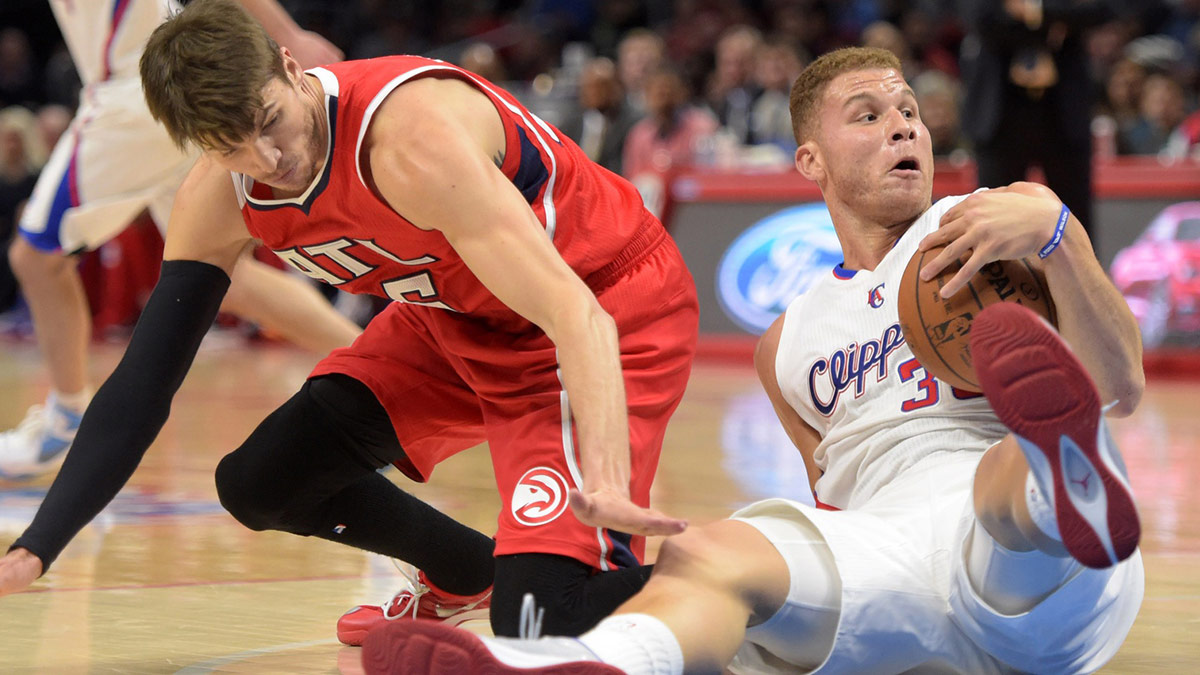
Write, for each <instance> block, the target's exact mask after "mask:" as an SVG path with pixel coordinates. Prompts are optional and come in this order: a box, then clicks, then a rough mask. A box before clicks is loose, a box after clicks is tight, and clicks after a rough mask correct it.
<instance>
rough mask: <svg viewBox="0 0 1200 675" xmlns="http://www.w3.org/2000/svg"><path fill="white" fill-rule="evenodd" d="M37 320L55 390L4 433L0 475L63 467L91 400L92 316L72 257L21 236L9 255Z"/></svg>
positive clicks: (0, 443)
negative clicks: (52, 250)
mask: <svg viewBox="0 0 1200 675" xmlns="http://www.w3.org/2000/svg"><path fill="white" fill-rule="evenodd" d="M8 255H9V260H10V261H11V263H12V268H13V271H14V272H15V274H16V276H17V278H18V279H19V280H20V282H21V287H22V292H23V293H24V295H25V298H26V301H27V302H28V303H29V308H30V312H31V313H32V316H33V325H34V332H35V334H36V336H37V341H38V346H39V347H40V349H41V352H42V354H43V355H44V357H45V359H46V365H47V367H48V369H49V371H50V381H51V383H52V385H53V390H52V392H51V393H50V395H49V396H48V397H47V400H46V402H45V404H44V405H36V406H33V407H32V408H30V409H29V411H28V413H26V416H25V419H24V420H23V421H22V422H21V423H20V424H19V425H18V426H17V428H15V429H13V430H10V431H5V432H3V433H0V475H3V476H5V477H7V478H25V477H32V476H36V475H40V474H44V473H47V472H49V471H53V470H54V469H56V468H58V466H59V465H60V464H61V463H62V460H63V458H64V457H65V455H66V451H67V449H68V448H69V447H70V445H71V442H72V441H73V440H74V438H75V431H76V429H77V428H78V427H79V422H80V420H81V419H82V417H83V411H84V409H86V408H87V404H88V400H89V399H90V398H91V390H90V388H89V386H88V379H87V346H88V341H89V340H90V339H91V329H92V324H91V316H90V314H89V312H88V303H87V296H86V295H85V293H84V290H83V284H82V282H81V281H80V278H79V272H78V271H77V270H76V264H77V261H76V260H75V259H74V258H73V257H67V256H63V255H61V254H59V253H56V252H46V251H41V250H38V249H37V248H35V247H34V246H32V245H31V244H30V243H29V242H28V241H26V240H25V238H24V237H22V236H18V237H16V239H14V240H13V243H12V245H11V247H10V248H9V251H8Z"/></svg>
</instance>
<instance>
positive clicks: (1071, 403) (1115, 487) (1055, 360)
mask: <svg viewBox="0 0 1200 675" xmlns="http://www.w3.org/2000/svg"><path fill="white" fill-rule="evenodd" d="M971 352H972V355H973V357H974V358H973V360H974V362H975V370H976V373H977V375H978V376H979V382H980V384H981V386H982V388H983V393H984V395H985V396H987V399H988V402H989V403H991V405H992V409H993V410H995V411H996V415H997V416H998V417H999V418H1000V421H1002V422H1003V423H1004V425H1005V426H1007V427H1008V428H1009V430H1011V431H1012V432H1013V434H1015V435H1016V437H1017V441H1018V444H1019V445H1020V447H1021V450H1022V452H1024V453H1025V458H1026V460H1028V462H1029V466H1030V468H1031V469H1032V470H1033V473H1034V478H1035V480H1037V481H1038V485H1039V486H1041V488H1042V491H1043V492H1044V493H1045V492H1052V493H1053V495H1054V505H1055V515H1056V520H1057V522H1058V530H1059V534H1060V535H1061V537H1062V542H1063V545H1065V546H1066V548H1067V551H1068V552H1069V553H1070V554H1071V556H1072V557H1074V558H1075V559H1076V560H1078V561H1079V562H1081V563H1083V564H1084V565H1086V566H1088V567H1094V568H1105V567H1110V566H1112V565H1115V564H1116V563H1118V562H1120V561H1122V560H1124V559H1125V558H1128V557H1129V556H1130V555H1131V554H1132V553H1133V552H1134V550H1135V549H1137V544H1138V539H1139V538H1140V536H1141V525H1140V524H1139V522H1138V515H1137V508H1136V507H1135V506H1134V502H1133V493H1132V491H1131V490H1130V487H1129V482H1128V479H1127V478H1126V477H1125V476H1124V465H1123V463H1122V461H1121V458H1120V456H1119V455H1118V454H1117V452H1118V451H1117V449H1116V447H1115V445H1114V444H1113V443H1112V442H1111V440H1110V439H1109V438H1108V434H1107V431H1106V429H1105V428H1104V426H1103V418H1102V415H1103V411H1102V410H1101V405H1100V395H1099V393H1098V392H1097V391H1096V386H1095V384H1094V383H1093V382H1092V378H1091V377H1090V376H1089V375H1088V373H1087V369H1085V368H1084V367H1083V364H1082V363H1080V361H1079V359H1077V358H1076V357H1075V354H1073V353H1072V352H1071V349H1070V347H1068V346H1067V344H1066V343H1065V342H1063V340H1062V338H1060V337H1059V336H1058V333H1057V332H1056V331H1055V330H1054V329H1053V328H1051V327H1050V325H1049V324H1047V323H1046V322H1045V321H1043V320H1042V319H1041V317H1039V316H1037V315H1036V314H1034V313H1033V312H1031V311H1029V310H1028V309H1025V308H1024V307H1021V306H1020V305H1015V304H1010V303H1001V304H997V305H992V306H990V307H988V308H987V309H985V310H984V311H983V312H980V314H979V316H978V317H976V319H975V321H974V324H973V325H972V326H971ZM1093 478H1097V479H1098V480H1095V481H1094V480H1093ZM1097 488H1099V489H1097Z"/></svg>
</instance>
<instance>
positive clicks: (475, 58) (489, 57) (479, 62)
mask: <svg viewBox="0 0 1200 675" xmlns="http://www.w3.org/2000/svg"><path fill="white" fill-rule="evenodd" d="M458 65H460V66H462V67H463V68H466V69H467V70H469V71H471V72H472V73H475V74H476V75H479V76H480V77H482V78H484V79H486V80H488V81H490V82H504V81H505V80H507V79H508V72H507V71H506V70H505V68H504V62H503V61H501V60H500V55H499V54H498V53H496V50H495V49H493V48H492V46H491V45H489V44H488V43H486V42H472V43H471V44H469V45H467V46H466V48H465V49H463V52H462V56H460V57H459V59H458Z"/></svg>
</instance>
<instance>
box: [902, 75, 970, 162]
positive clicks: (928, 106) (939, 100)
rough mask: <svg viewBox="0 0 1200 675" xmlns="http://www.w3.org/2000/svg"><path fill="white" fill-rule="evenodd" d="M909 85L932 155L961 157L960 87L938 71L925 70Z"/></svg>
mask: <svg viewBox="0 0 1200 675" xmlns="http://www.w3.org/2000/svg"><path fill="white" fill-rule="evenodd" d="M912 88H913V93H914V94H916V96H917V109H918V111H919V112H920V115H921V121H922V122H924V123H925V128H927V129H929V139H930V141H932V142H933V156H934V157H952V156H954V157H953V158H954V159H958V158H960V157H961V158H962V159H965V156H964V153H965V152H966V140H965V139H964V138H963V135H962V124H961V119H960V117H959V107H960V105H961V103H962V87H961V86H960V85H959V84H958V82H957V81H956V80H955V79H954V78H952V77H950V76H949V75H947V74H946V73H943V72H942V71H940V70H927V71H925V72H923V73H921V74H920V75H918V76H917V77H915V78H913V80H912Z"/></svg>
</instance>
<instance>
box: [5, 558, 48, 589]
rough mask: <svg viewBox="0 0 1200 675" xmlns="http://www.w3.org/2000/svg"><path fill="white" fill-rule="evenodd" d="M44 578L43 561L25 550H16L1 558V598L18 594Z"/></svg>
mask: <svg viewBox="0 0 1200 675" xmlns="http://www.w3.org/2000/svg"><path fill="white" fill-rule="evenodd" d="M40 576H42V559H41V558H39V557H37V556H36V555H34V554H32V553H30V552H29V551H27V550H25V549H23V548H15V549H13V550H11V551H9V552H8V553H6V554H5V555H4V557H3V558H0V596H4V595H8V594H9V593H16V592H17V591H23V590H25V589H26V588H29V585H30V584H32V583H33V582H34V581H36V580H37V578H38V577H40Z"/></svg>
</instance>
